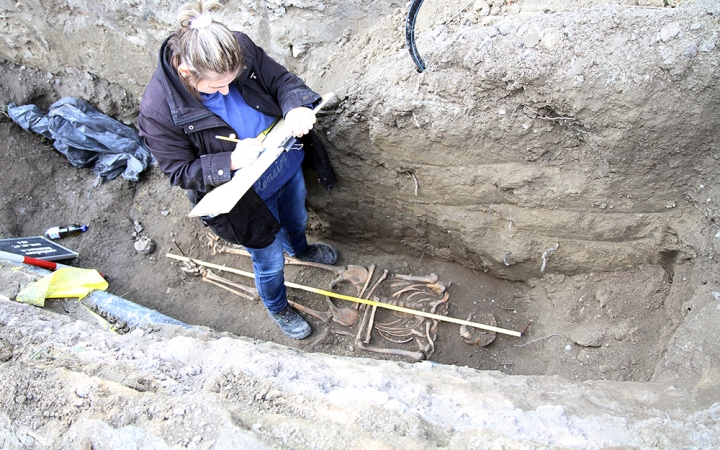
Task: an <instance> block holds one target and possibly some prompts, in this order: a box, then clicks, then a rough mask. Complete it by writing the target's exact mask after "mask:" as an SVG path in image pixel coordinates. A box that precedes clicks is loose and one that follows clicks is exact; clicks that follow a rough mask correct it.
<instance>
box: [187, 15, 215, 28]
mask: <svg viewBox="0 0 720 450" xmlns="http://www.w3.org/2000/svg"><path fill="white" fill-rule="evenodd" d="M212 23H213V19H212V16H210V14H200V15H199V16H197V17H193V19H192V20H190V28H192V29H193V30H199V29H201V28H205V27H209V26H210V25H211V24H212Z"/></svg>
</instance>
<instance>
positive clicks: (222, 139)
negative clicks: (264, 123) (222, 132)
mask: <svg viewBox="0 0 720 450" xmlns="http://www.w3.org/2000/svg"><path fill="white" fill-rule="evenodd" d="M278 122H280V118H279V117H278V118H277V119H275V120H274V121H273V123H271V124H270V126H269V127H267V129H266V130H265V131H263V132H262V133H260V134H258V136H257V140H259V141H260V142H262V141H264V140H265V138H266V137H267V135H268V134H270V131H272V129H273V128H274V127H275V125H277V123H278ZM215 139H220V140H221V141H230V142H240V139H235V138H231V137H227V136H215Z"/></svg>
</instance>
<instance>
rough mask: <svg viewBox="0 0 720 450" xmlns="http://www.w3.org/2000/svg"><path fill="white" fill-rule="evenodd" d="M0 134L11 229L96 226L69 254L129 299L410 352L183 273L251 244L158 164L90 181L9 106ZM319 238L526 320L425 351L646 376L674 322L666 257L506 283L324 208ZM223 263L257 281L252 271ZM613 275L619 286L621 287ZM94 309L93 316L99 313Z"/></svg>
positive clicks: (69, 303) (319, 339) (250, 328)
mask: <svg viewBox="0 0 720 450" xmlns="http://www.w3.org/2000/svg"><path fill="white" fill-rule="evenodd" d="M0 141H1V142H2V147H3V148H2V149H1V150H0V154H1V156H0V158H1V160H0V164H2V167H3V169H4V170H3V172H4V173H5V174H6V175H5V176H4V177H3V178H2V187H1V191H2V193H3V194H2V195H3V202H2V205H3V213H2V215H1V216H0V221H1V222H0V230H2V235H3V236H4V237H21V236H37V235H42V233H43V231H44V230H45V229H46V228H48V227H51V226H55V225H63V224H70V223H83V224H87V225H89V230H88V231H87V232H86V233H83V234H82V235H80V236H76V237H70V238H65V239H63V240H62V241H60V243H61V244H62V245H64V246H66V247H68V248H70V249H72V250H75V251H77V252H79V253H80V256H79V258H77V259H75V260H72V261H66V263H68V264H70V265H73V266H77V267H85V268H94V269H97V270H99V271H100V272H102V273H103V274H104V275H105V276H106V277H107V279H108V280H109V288H108V291H109V292H110V293H112V294H115V295H117V296H119V297H122V298H125V299H127V300H130V301H132V302H135V303H137V304H140V305H143V306H145V307H148V308H151V309H154V310H156V311H158V312H160V313H162V314H165V315H167V316H169V317H172V318H175V319H177V320H180V321H182V322H184V323H186V324H190V325H196V326H201V327H207V328H211V329H213V330H216V331H218V332H229V333H232V334H235V335H238V336H246V337H249V338H253V339H258V340H261V341H270V342H277V343H281V344H283V345H287V346H291V347H296V348H299V349H302V350H304V351H308V352H322V353H327V354H332V355H343V356H359V357H368V358H380V359H393V360H398V361H412V359H409V358H408V357H406V356H402V355H401V356H397V355H386V354H378V353H371V352H368V351H364V350H362V349H360V348H357V347H356V346H355V344H354V341H355V334H356V333H357V327H358V325H357V324H356V325H354V326H350V327H346V326H341V325H339V324H337V323H334V322H330V323H324V322H322V321H320V320H317V319H315V318H313V317H310V316H306V317H307V318H308V320H309V321H310V323H311V324H312V327H313V334H312V335H311V336H310V337H309V338H308V339H305V340H302V341H293V340H290V339H287V338H285V337H284V336H283V335H282V334H281V333H280V331H279V329H278V328H277V327H276V326H275V325H274V324H273V323H272V322H271V321H270V319H269V318H268V317H267V315H266V312H265V309H264V307H263V306H262V304H261V303H259V302H253V301H250V300H247V299H244V298H241V297H239V296H237V295H235V294H233V293H230V292H228V291H226V290H224V289H222V288H221V287H218V286H216V285H213V284H210V283H208V282H204V281H202V280H201V278H200V277H197V276H192V275H188V274H186V273H185V272H183V271H182V270H181V265H182V264H181V263H180V262H178V261H176V260H174V259H171V258H168V257H167V256H166V254H167V253H173V254H176V255H180V254H181V253H184V254H186V255H187V256H190V257H192V258H196V259H199V260H202V261H206V262H210V263H213V264H220V265H227V266H229V267H234V268H238V269H242V270H246V271H252V268H251V266H250V264H249V260H248V258H246V257H244V256H236V255H227V254H218V253H214V252H213V250H212V248H211V247H212V244H213V241H212V239H211V235H210V234H209V233H208V230H207V229H206V228H204V227H203V226H202V224H201V223H200V222H199V221H197V220H196V219H192V218H189V217H187V213H188V211H189V204H188V202H187V200H186V198H185V196H184V192H183V191H182V190H180V189H178V188H173V187H171V186H170V184H169V182H168V180H167V179H166V177H165V176H164V175H163V174H162V173H160V172H159V170H157V168H156V167H150V168H149V169H148V170H147V171H146V172H144V173H143V174H142V175H141V178H140V180H139V181H138V182H129V181H127V180H124V179H122V178H117V179H115V180H111V181H106V182H104V183H102V184H100V185H99V186H97V187H93V183H94V182H95V176H94V174H93V173H92V171H91V170H90V169H76V168H73V167H72V166H71V165H70V164H69V162H68V161H67V159H66V158H65V157H64V156H63V155H62V154H60V153H58V152H57V151H55V150H54V149H53V148H52V146H51V145H50V144H49V143H48V142H43V140H42V139H41V137H40V136H38V135H34V134H32V133H29V132H25V131H23V130H22V129H21V128H20V127H19V126H17V125H16V124H15V123H13V122H12V121H9V120H8V119H7V118H6V119H5V120H4V121H3V123H1V124H0ZM320 195H322V194H320ZM311 213H312V210H311ZM141 237H147V238H150V239H152V241H153V242H154V243H155V244H156V249H155V251H154V252H153V253H151V254H149V255H144V254H141V253H139V252H138V251H137V250H136V248H135V246H134V244H135V242H136V241H137V240H139V239H140V238H141ZM309 238H310V241H324V242H328V243H331V244H333V245H335V246H336V247H337V248H338V249H339V250H340V253H341V258H340V261H339V262H338V265H340V266H347V265H361V266H364V267H366V268H368V267H370V266H371V265H374V266H375V272H374V273H375V275H374V277H373V283H374V282H375V281H376V280H378V278H379V276H380V275H381V274H382V273H383V271H385V270H387V271H388V272H389V278H388V281H386V282H383V284H381V285H380V286H381V288H380V289H379V290H378V291H377V292H376V295H379V297H380V298H381V299H390V298H391V292H393V291H392V290H389V289H391V287H390V280H392V279H393V277H394V275H395V274H413V275H428V274H431V273H435V274H437V275H438V277H439V279H440V281H441V282H442V283H443V284H444V285H445V286H447V292H448V293H449V301H448V307H447V316H450V317H455V318H460V319H468V318H470V320H473V321H477V322H480V323H489V322H490V320H491V319H492V318H494V319H495V321H496V322H497V326H498V327H501V328H504V329H508V330H513V331H520V332H524V333H523V336H522V337H521V338H517V337H513V336H509V335H503V334H498V335H495V336H492V335H487V334H486V333H485V334H484V333H483V332H481V331H479V330H473V329H470V332H471V334H472V339H478V340H480V341H483V342H481V343H485V341H488V340H492V343H490V344H489V345H487V346H481V345H469V344H467V343H465V342H464V341H463V339H462V337H461V334H460V331H461V330H460V326H459V325H457V324H453V323H441V324H440V325H439V328H438V332H437V338H436V340H435V341H434V352H432V353H431V354H430V355H429V358H428V359H429V360H431V361H434V362H438V363H443V364H451V365H458V366H467V367H471V368H476V369H481V370H500V371H503V372H505V373H508V374H522V375H538V374H546V375H562V376H563V377H566V378H569V379H577V380H587V379H613V380H634V381H646V380H649V379H650V378H651V376H652V374H653V370H654V368H655V366H656V364H657V362H658V360H659V358H660V355H661V353H662V349H661V348H659V344H658V342H659V341H662V340H663V336H666V335H667V333H669V331H670V330H672V329H673V322H672V320H671V318H670V317H668V313H667V312H666V309H665V308H664V307H663V301H664V298H665V296H666V295H667V292H668V289H669V284H668V277H667V274H666V273H665V272H664V270H663V269H662V268H661V267H660V266H646V267H641V268H639V269H637V270H632V271H629V272H628V273H624V274H607V275H602V274H601V275H585V276H581V277H575V278H566V277H564V276H561V275H555V276H552V275H550V276H547V277H546V278H545V279H544V280H534V281H533V280H530V281H529V282H510V281H506V280H501V279H498V278H495V277H493V276H490V275H489V274H486V273H484V272H482V271H480V270H474V269H472V268H468V267H463V266H461V265H458V264H453V263H449V262H446V261H441V260H436V259H433V258H431V257H429V256H428V255H425V254H423V253H417V254H415V253H407V254H398V253H388V252H385V251H383V249H382V248H380V247H376V246H374V245H371V244H368V243H362V244H359V245H358V244H356V243H355V242H353V241H351V240H348V239H346V238H343V236H342V235H339V234H337V233H333V231H332V230H330V229H327V228H326V227H325V226H323V223H322V221H321V220H320V219H319V218H318V216H317V215H315V214H311V223H310V230H309ZM8 270H9V269H8ZM215 272H216V274H218V275H222V276H224V277H226V278H228V279H231V280H232V281H234V282H237V283H242V284H245V285H247V286H252V281H251V280H250V279H248V278H244V277H242V276H239V275H235V274H232V273H221V272H220V271H215ZM333 278H335V276H334V274H332V273H330V272H328V271H326V270H322V269H316V268H308V267H296V266H288V267H287V270H286V279H287V280H288V281H291V282H294V283H298V284H301V285H305V286H310V287H315V288H320V289H328V286H329V283H330V281H332V280H333ZM30 280H31V279H28V280H27V282H29V281H30ZM608 285H611V286H612V292H613V295H612V296H610V293H609V291H608V289H610V288H608V287H607V286H608ZM21 287H22V286H9V285H6V287H5V289H6V295H7V296H8V297H10V298H13V296H14V294H15V293H16V292H17V289H19V288H21ZM397 289H398V288H394V290H395V291H396V290H397ZM335 290H336V291H338V292H340V293H344V294H348V295H356V294H357V292H356V291H355V290H354V288H353V287H352V286H351V285H349V284H338V285H337V286H336V287H335ZM598 292H600V293H599V294H598ZM603 292H604V294H603ZM289 298H290V299H291V300H293V301H295V302H298V303H300V304H303V305H306V306H309V307H312V308H315V309H318V310H321V311H325V310H327V305H326V303H325V302H326V300H325V299H324V298H323V297H322V296H320V295H317V294H313V293H309V292H305V291H302V290H297V289H290V290H289ZM637 299H642V301H637ZM76 302H77V301H76V300H70V299H68V300H49V301H48V303H47V306H46V307H47V308H49V309H52V310H54V311H56V312H60V313H62V314H73V313H77V312H78V311H80V312H82V308H77V307H76V306H73V304H75V303H76ZM335 304H336V305H337V306H338V307H347V308H352V307H353V305H352V304H351V303H350V302H345V301H342V300H335ZM559 312H562V313H559ZM392 314H394V313H390V312H386V311H383V310H380V311H379V312H378V313H377V318H376V321H378V322H388V321H390V320H394V319H396V318H397V317H395V316H392ZM81 316H82V315H81ZM78 317H80V316H78ZM85 318H86V319H87V320H89V321H90V322H93V319H92V318H91V317H85ZM111 319H112V318H111ZM120 331H121V332H127V331H128V329H124V330H120ZM493 338H494V339H493ZM369 346H374V347H381V348H397V349H402V350H405V351H408V352H416V351H418V350H419V349H420V348H419V346H418V344H417V343H416V342H415V341H412V342H409V343H404V344H395V343H391V342H389V341H387V340H385V339H383V338H382V337H381V336H379V335H378V334H377V332H376V333H374V334H373V337H372V340H371V343H370V344H369Z"/></svg>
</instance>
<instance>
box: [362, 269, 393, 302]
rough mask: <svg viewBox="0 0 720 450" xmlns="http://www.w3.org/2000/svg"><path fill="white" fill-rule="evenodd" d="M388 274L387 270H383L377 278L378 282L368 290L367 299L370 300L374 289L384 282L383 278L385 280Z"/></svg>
mask: <svg viewBox="0 0 720 450" xmlns="http://www.w3.org/2000/svg"><path fill="white" fill-rule="evenodd" d="M388 273H389V272H388V271H387V269H385V271H384V272H383V274H382V275H381V276H380V278H378V280H377V281H376V282H375V284H374V285H373V287H372V289H370V292H368V294H367V298H371V297H372V295H373V294H374V293H375V289H377V288H378V286H380V283H382V282H383V281H385V278H387V276H388Z"/></svg>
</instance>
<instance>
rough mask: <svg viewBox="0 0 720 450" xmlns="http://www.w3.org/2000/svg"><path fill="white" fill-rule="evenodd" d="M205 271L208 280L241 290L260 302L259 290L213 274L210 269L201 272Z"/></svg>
mask: <svg viewBox="0 0 720 450" xmlns="http://www.w3.org/2000/svg"><path fill="white" fill-rule="evenodd" d="M203 271H204V272H205V273H204V277H205V278H207V279H208V280H213V281H217V282H219V283H223V284H226V285H228V286H232V287H234V288H237V289H240V290H241V291H243V292H245V293H246V294H248V295H251V296H253V297H255V299H257V300H260V294H258V291H257V289H255V288H252V287H249V286H245V285H244V284H239V283H235V282H233V281H230V280H228V279H227V278H224V277H221V276H220V275H217V274H215V273H213V272H212V271H211V270H210V269H204V270H201V272H203Z"/></svg>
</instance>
